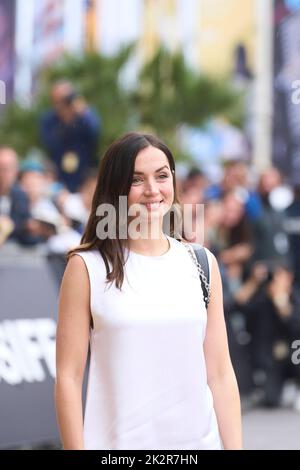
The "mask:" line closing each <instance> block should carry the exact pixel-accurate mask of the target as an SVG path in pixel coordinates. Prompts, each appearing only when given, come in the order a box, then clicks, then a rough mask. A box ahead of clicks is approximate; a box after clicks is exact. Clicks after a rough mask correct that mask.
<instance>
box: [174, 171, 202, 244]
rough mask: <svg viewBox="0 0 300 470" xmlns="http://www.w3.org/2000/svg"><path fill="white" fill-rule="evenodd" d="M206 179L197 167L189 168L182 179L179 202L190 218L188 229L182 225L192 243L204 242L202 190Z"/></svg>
mask: <svg viewBox="0 0 300 470" xmlns="http://www.w3.org/2000/svg"><path fill="white" fill-rule="evenodd" d="M207 185H208V181H207V178H206V176H205V175H204V173H203V172H202V171H201V170H200V169H199V168H196V167H194V168H191V169H190V171H189V172H188V174H187V176H186V178H185V179H184V181H183V184H182V187H181V193H180V203H181V205H182V209H183V213H185V214H186V217H188V219H190V215H191V218H192V225H190V224H189V229H188V230H187V227H184V233H185V237H186V239H187V240H189V241H190V242H192V243H200V244H201V245H202V244H203V242H204V205H203V203H204V191H205V188H206V187H207ZM184 217H185V216H184Z"/></svg>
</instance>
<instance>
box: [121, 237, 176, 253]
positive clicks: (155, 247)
mask: <svg viewBox="0 0 300 470" xmlns="http://www.w3.org/2000/svg"><path fill="white" fill-rule="evenodd" d="M128 246H129V250H131V251H134V252H136V253H139V254H141V255H148V256H160V255H163V254H164V253H166V252H167V251H168V250H169V248H170V242H169V240H168V238H167V237H166V235H165V234H164V233H162V234H161V236H160V238H153V239H151V238H148V239H145V238H138V239H137V240H133V239H131V238H129V240H128Z"/></svg>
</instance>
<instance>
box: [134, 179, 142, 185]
mask: <svg viewBox="0 0 300 470" xmlns="http://www.w3.org/2000/svg"><path fill="white" fill-rule="evenodd" d="M141 181H142V180H141V178H133V179H132V184H138V183H140V182H141Z"/></svg>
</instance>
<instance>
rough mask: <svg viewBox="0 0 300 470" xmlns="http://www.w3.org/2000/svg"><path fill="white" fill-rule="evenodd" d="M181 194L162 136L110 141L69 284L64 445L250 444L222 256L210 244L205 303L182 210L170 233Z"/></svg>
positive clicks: (61, 331) (62, 380)
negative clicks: (182, 233)
mask: <svg viewBox="0 0 300 470" xmlns="http://www.w3.org/2000/svg"><path fill="white" fill-rule="evenodd" d="M119 196H126V197H127V199H126V202H127V205H126V216H127V210H128V214H129V217H128V222H129V224H127V225H126V224H125V225H124V211H123V215H122V211H121V204H122V203H121V202H120V199H119ZM176 203H178V200H177V195H176V182H175V164H174V159H173V156H172V154H171V152H170V150H169V149H168V148H167V147H166V146H165V145H164V144H163V143H162V142H161V141H160V140H158V139H157V138H156V137H154V136H151V135H147V134H140V133H129V134H126V135H125V136H123V137H121V138H120V139H118V140H117V141H115V142H114V143H113V144H112V145H111V146H110V148H109V149H108V150H107V152H106V154H105V155H104V157H103V159H102V161H101V164H100V170H99V175H98V182H97V187H96V190H95V194H94V198H93V204H92V210H91V214H90V217H89V221H88V224H87V227H86V230H85V233H84V235H83V237H82V240H81V243H82V244H81V245H80V246H79V247H78V248H76V249H75V250H72V252H70V254H69V261H68V265H67V268H66V271H65V274H64V278H63V281H62V285H61V292H60V302H59V319H58V329H57V377H56V386H55V392H56V409H57V418H58V423H59V428H60V433H61V438H62V443H63V447H64V449H109V450H112V449H117V450H120V449H144V450H147V449H178V450H183V449H222V448H224V449H241V445H242V444H241V416H240V400H239V393H238V387H237V383H236V379H235V375H234V371H233V368H232V364H231V361H230V357H229V352H228V344H227V336H226V327H225V322H224V314H223V303H222V285H221V279H220V274H219V269H218V265H217V262H216V259H215V257H214V256H213V255H212V254H211V253H210V252H209V251H208V250H207V254H208V258H209V265H210V279H211V283H210V285H211V299H210V303H209V307H208V310H207V311H206V308H205V304H204V301H203V297H202V295H201V283H200V279H199V275H198V270H197V267H196V265H195V264H194V262H193V260H192V258H191V257H190V253H189V252H188V250H187V249H186V248H187V247H186V243H185V240H184V239H183V238H182V239H181V240H180V237H178V236H177V237H176V238H177V239H176V238H175V234H174V233H173V229H174V220H173V219H172V220H173V222H172V223H171V227H170V228H171V229H170V233H169V235H167V234H166V233H164V229H163V221H164V218H165V217H166V216H167V215H168V214H169V213H170V211H171V208H172V206H173V204H176ZM103 204H105V206H103ZM108 205H110V206H108ZM108 207H109V208H111V207H112V208H114V209H116V211H115V213H116V219H115V218H114V216H110V217H108V212H105V210H106V209H107V208H108ZM97 208H98V209H97ZM136 208H139V210H138V211H137V212H135V209H136ZM123 209H124V206H123ZM133 209H134V210H133ZM108 210H109V209H108ZM138 220H139V225H137V221H138ZM124 226H125V227H126V230H125V232H124ZM141 227H143V228H141ZM145 227H146V229H147V230H146V231H145ZM151 227H152V228H151ZM153 228H154V229H156V232H155V230H154V232H155V234H156V235H155V236H152V233H153V232H151V230H152V229H153ZM148 229H149V230H148ZM150 229H151V230H150ZM147 231H148V234H147V236H145V233H146V232H147ZM149 232H151V233H150V234H149ZM105 233H106V235H105ZM124 233H125V236H124ZM103 234H104V235H103ZM136 234H138V235H136ZM105 236H106V238H105ZM178 238H179V239H178ZM89 344H90V351H91V356H90V367H89V377H88V389H87V397H86V405H85V413H84V418H83V409H82V384H83V376H84V370H85V366H86V361H87V354H88V349H89Z"/></svg>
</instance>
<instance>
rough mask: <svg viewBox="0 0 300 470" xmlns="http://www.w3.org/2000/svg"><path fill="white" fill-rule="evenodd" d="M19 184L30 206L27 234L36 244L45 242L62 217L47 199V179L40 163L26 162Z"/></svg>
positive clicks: (54, 231) (22, 166)
mask: <svg viewBox="0 0 300 470" xmlns="http://www.w3.org/2000/svg"><path fill="white" fill-rule="evenodd" d="M19 183H20V186H21V188H22V189H23V191H24V192H25V193H26V195H27V197H28V200H29V205H30V219H29V220H28V221H27V223H26V227H27V230H28V232H29V233H30V234H31V235H32V239H33V240H35V242H36V243H43V242H46V241H47V240H48V239H49V238H50V237H51V236H52V235H54V234H55V233H56V230H57V226H58V225H59V224H60V223H61V222H62V216H61V215H60V213H59V211H58V209H57V208H56V207H55V205H54V203H53V202H52V200H51V199H50V198H49V197H48V189H47V179H46V176H45V170H44V167H43V165H42V164H41V163H38V162H34V161H26V162H24V163H23V164H22V165H21V168H20V175H19Z"/></svg>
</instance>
